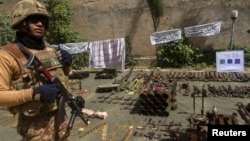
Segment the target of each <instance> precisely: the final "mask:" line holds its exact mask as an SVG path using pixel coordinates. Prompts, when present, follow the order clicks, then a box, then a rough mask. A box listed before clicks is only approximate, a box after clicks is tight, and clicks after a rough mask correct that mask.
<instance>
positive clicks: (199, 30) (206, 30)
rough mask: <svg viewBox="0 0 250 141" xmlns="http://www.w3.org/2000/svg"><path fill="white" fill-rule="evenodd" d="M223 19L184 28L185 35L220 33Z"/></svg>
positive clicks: (197, 35)
mask: <svg viewBox="0 0 250 141" xmlns="http://www.w3.org/2000/svg"><path fill="white" fill-rule="evenodd" d="M220 28H221V21H219V22H213V23H209V24H203V25H197V26H191V27H186V28H184V34H185V37H199V36H212V35H215V34H218V33H220Z"/></svg>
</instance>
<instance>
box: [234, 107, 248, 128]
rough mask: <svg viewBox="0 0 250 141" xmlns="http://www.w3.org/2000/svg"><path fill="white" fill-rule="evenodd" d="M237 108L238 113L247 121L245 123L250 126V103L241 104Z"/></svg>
mask: <svg viewBox="0 0 250 141" xmlns="http://www.w3.org/2000/svg"><path fill="white" fill-rule="evenodd" d="M236 106H238V111H239V113H240V115H241V117H242V118H243V120H245V123H246V124H247V125H250V103H248V104H247V105H244V104H243V103H241V102H239V103H237V104H236Z"/></svg>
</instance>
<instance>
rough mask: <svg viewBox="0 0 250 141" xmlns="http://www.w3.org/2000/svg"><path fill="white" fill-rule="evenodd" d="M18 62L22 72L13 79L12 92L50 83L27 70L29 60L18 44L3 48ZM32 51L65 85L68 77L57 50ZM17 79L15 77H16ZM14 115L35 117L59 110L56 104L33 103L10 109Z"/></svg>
mask: <svg viewBox="0 0 250 141" xmlns="http://www.w3.org/2000/svg"><path fill="white" fill-rule="evenodd" d="M3 49H5V50H7V51H8V52H9V53H10V54H11V55H12V56H13V57H15V58H16V60H17V61H18V64H19V67H20V68H21V70H20V76H18V77H16V78H13V81H12V83H11V89H12V90H19V89H27V88H31V87H35V86H41V85H43V84H46V83H48V81H47V79H46V78H45V77H44V76H43V75H41V74H38V73H37V72H36V71H35V70H34V69H32V68H27V67H26V64H27V61H28V59H27V58H26V57H25V56H24V54H23V53H22V51H21V50H20V49H19V47H18V45H17V44H9V45H6V46H4V47H3ZM30 51H31V52H32V53H33V54H34V55H36V57H37V58H38V59H39V60H40V61H41V62H42V63H43V64H44V65H45V66H46V68H47V69H48V70H49V71H50V73H51V74H52V76H57V77H58V78H59V79H60V80H61V81H62V82H63V83H64V85H65V87H66V88H68V86H67V85H66V84H65V83H66V82H68V81H67V77H65V75H64V72H63V69H62V65H61V64H60V62H59V60H58V59H57V56H56V53H55V49H54V48H53V47H46V49H45V50H32V49H30ZM14 77H15V76H14ZM9 109H10V111H11V112H12V113H17V112H18V113H21V114H24V115H25V116H35V115H38V114H42V113H46V112H50V111H53V110H55V109H57V106H56V102H55V103H41V102H39V101H31V102H28V103H25V104H22V105H19V106H14V107H10V108H9Z"/></svg>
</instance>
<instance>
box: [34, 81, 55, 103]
mask: <svg viewBox="0 0 250 141" xmlns="http://www.w3.org/2000/svg"><path fill="white" fill-rule="evenodd" d="M58 93H59V91H58V90H57V88H56V85H55V84H45V85H42V86H40V87H36V88H33V100H39V101H41V102H50V103H51V102H53V101H55V100H56V98H57V96H58Z"/></svg>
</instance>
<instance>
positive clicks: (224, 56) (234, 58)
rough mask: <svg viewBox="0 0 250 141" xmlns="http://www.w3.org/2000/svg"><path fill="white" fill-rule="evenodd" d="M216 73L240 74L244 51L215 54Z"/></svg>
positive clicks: (242, 66) (242, 68)
mask: <svg viewBox="0 0 250 141" xmlns="http://www.w3.org/2000/svg"><path fill="white" fill-rule="evenodd" d="M216 71H217V72H242V71H244V51H220V52H216Z"/></svg>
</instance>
